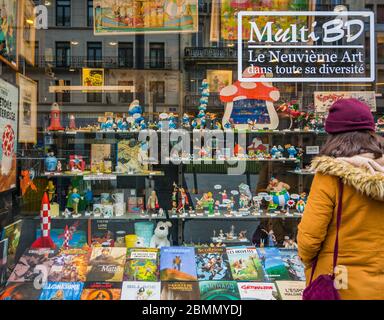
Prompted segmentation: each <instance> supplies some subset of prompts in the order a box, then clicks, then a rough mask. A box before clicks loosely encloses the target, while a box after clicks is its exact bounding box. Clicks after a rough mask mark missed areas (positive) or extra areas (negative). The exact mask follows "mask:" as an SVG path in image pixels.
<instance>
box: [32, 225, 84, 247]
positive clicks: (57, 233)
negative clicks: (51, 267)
mask: <svg viewBox="0 0 384 320" xmlns="http://www.w3.org/2000/svg"><path fill="white" fill-rule="evenodd" d="M55 222H56V221H55ZM68 228H69V246H70V247H71V248H83V247H84V246H87V245H88V242H87V229H86V227H85V226H83V225H82V223H81V222H80V221H78V220H77V221H74V222H73V223H69V224H68ZM64 230H65V225H63V226H62V227H58V226H57V224H55V228H54V229H51V238H52V240H53V242H54V244H55V245H56V246H57V247H58V248H61V247H62V246H63V243H64ZM40 236H41V230H40V227H39V228H38V229H37V230H36V239H37V238H38V237H40Z"/></svg>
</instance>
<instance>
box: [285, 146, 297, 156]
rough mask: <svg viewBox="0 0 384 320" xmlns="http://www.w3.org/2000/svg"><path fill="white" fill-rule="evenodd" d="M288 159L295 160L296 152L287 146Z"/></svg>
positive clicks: (293, 148) (292, 147)
mask: <svg viewBox="0 0 384 320" xmlns="http://www.w3.org/2000/svg"><path fill="white" fill-rule="evenodd" d="M287 151H288V154H289V159H295V158H296V156H297V150H296V148H295V147H294V146H288V148H287Z"/></svg>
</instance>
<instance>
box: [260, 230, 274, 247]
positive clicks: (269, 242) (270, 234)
mask: <svg viewBox="0 0 384 320" xmlns="http://www.w3.org/2000/svg"><path fill="white" fill-rule="evenodd" d="M262 231H263V232H264V233H266V234H267V235H268V238H267V246H268V247H275V246H276V244H277V241H276V236H275V233H274V232H273V230H270V231H269V232H268V231H267V230H265V229H262ZM263 244H264V245H265V243H264V242H263Z"/></svg>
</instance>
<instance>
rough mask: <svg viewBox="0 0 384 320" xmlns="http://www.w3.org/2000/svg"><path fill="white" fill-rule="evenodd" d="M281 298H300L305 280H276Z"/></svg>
mask: <svg viewBox="0 0 384 320" xmlns="http://www.w3.org/2000/svg"><path fill="white" fill-rule="evenodd" d="M276 287H277V290H278V291H279V294H280V297H281V300H302V299H303V298H302V296H303V291H304V289H305V281H276Z"/></svg>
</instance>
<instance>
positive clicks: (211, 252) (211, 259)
mask: <svg viewBox="0 0 384 320" xmlns="http://www.w3.org/2000/svg"><path fill="white" fill-rule="evenodd" d="M196 267H197V278H198V279H199V281H203V280H232V275H231V270H230V267H229V261H228V256H227V254H226V252H225V248H210V247H207V248H196Z"/></svg>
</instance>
